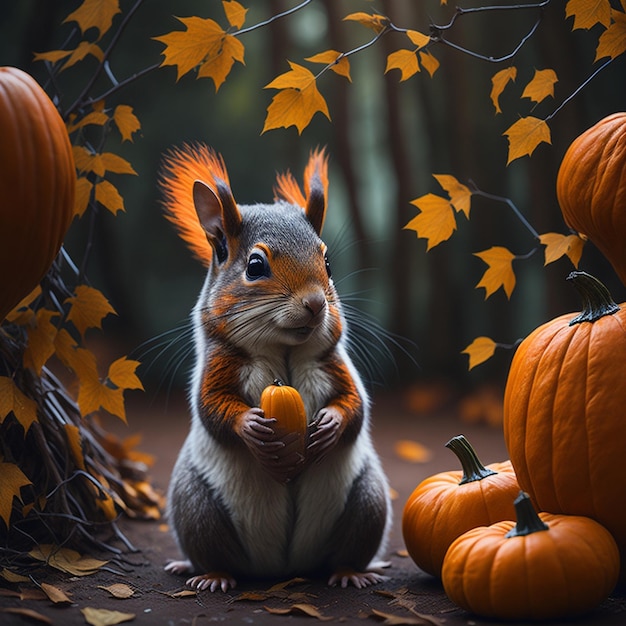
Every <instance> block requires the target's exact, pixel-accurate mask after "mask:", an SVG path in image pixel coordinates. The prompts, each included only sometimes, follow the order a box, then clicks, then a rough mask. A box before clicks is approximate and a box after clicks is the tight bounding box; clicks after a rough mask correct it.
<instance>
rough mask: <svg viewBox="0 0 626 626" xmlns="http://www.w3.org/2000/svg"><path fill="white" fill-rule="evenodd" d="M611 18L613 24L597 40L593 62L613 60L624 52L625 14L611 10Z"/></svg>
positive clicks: (625, 47) (625, 40)
mask: <svg viewBox="0 0 626 626" xmlns="http://www.w3.org/2000/svg"><path fill="white" fill-rule="evenodd" d="M625 8H626V7H625ZM611 18H612V19H613V23H612V24H611V25H610V26H609V27H608V28H607V29H606V30H605V31H604V32H603V33H602V34H601V35H600V39H599V40H598V47H597V48H596V58H595V59H594V62H595V61H598V60H599V59H603V58H604V57H609V58H611V59H615V58H616V57H618V56H619V55H620V54H623V53H624V52H626V13H625V12H623V11H618V10H616V9H612V10H611Z"/></svg>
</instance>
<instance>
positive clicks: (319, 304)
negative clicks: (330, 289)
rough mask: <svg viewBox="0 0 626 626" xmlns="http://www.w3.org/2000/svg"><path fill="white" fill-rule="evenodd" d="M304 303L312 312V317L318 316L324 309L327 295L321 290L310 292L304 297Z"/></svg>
mask: <svg viewBox="0 0 626 626" xmlns="http://www.w3.org/2000/svg"><path fill="white" fill-rule="evenodd" d="M302 304H303V305H304V306H305V307H306V309H307V310H308V311H309V312H310V313H311V316H312V317H316V316H317V315H319V314H320V313H321V312H322V311H323V310H324V307H325V306H326V297H325V296H324V294H323V293H321V292H315V293H310V294H308V295H306V296H305V297H304V298H302Z"/></svg>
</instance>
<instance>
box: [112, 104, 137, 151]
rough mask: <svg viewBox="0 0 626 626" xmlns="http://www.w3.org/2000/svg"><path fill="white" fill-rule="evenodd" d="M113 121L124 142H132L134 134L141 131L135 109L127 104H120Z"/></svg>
mask: <svg viewBox="0 0 626 626" xmlns="http://www.w3.org/2000/svg"><path fill="white" fill-rule="evenodd" d="M113 121H114V122H115V125H116V126H117V128H118V130H119V131H120V134H121V135H122V142H124V141H132V140H133V134H134V133H136V132H137V131H138V130H140V129H141V124H140V123H139V120H138V119H137V116H136V115H135V114H134V113H133V108H132V107H130V106H128V105H127V104H118V105H117V106H116V107H115V111H113Z"/></svg>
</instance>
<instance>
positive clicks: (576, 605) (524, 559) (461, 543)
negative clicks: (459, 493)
mask: <svg viewBox="0 0 626 626" xmlns="http://www.w3.org/2000/svg"><path fill="white" fill-rule="evenodd" d="M515 509H516V518H517V524H516V523H515V522H514V521H510V520H507V521H502V522H498V523H496V524H493V525H491V526H482V527H478V528H474V529H472V530H469V531H468V532H466V533H464V534H463V535H461V536H460V537H458V538H457V539H456V540H455V541H454V542H453V543H452V545H451V546H450V549H449V550H448V552H447V553H446V557H445V559H444V562H443V569H442V573H441V579H442V583H443V587H444V589H445V592H446V594H447V595H448V597H449V598H450V599H451V600H452V601H453V602H454V603H455V604H458V605H459V606H460V607H462V608H464V609H466V610H467V611H471V612H472V613H476V614H477V615H480V616H483V617H491V618H496V619H507V620H508V619H510V620H546V619H561V618H564V617H572V616H575V615H579V614H581V613H585V612H587V611H589V610H591V609H593V608H594V607H595V606H597V605H598V604H599V603H600V602H602V601H603V600H604V599H605V598H607V597H608V595H609V594H610V593H611V591H612V590H613V588H614V587H615V584H616V582H617V576H618V572H619V552H618V549H617V545H616V544H615V540H614V539H613V537H612V536H611V533H609V531H608V530H606V528H604V527H603V526H601V525H600V524H598V523H597V522H595V521H594V520H592V519H589V518H587V517H580V516H573V515H552V514H550V513H539V515H537V513H536V512H535V510H534V508H533V505H532V503H531V501H530V498H529V497H528V494H526V493H523V492H522V493H521V494H520V495H519V497H518V498H517V499H516V500H515Z"/></svg>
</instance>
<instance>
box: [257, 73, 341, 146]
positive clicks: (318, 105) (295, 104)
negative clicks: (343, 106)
mask: <svg viewBox="0 0 626 626" xmlns="http://www.w3.org/2000/svg"><path fill="white" fill-rule="evenodd" d="M289 66H290V67H291V70H289V71H288V72H285V73H284V74H281V75H280V76H277V77H276V78H275V79H274V80H273V81H272V82H271V83H269V84H268V85H265V89H279V90H280V91H279V93H277V94H276V95H275V96H274V98H273V99H272V102H271V104H270V105H269V107H268V108H267V117H266V119H265V125H264V127H263V131H262V132H263V133H264V132H265V131H267V130H271V129H272V128H288V127H289V126H292V125H293V126H295V127H296V128H297V129H298V134H301V133H302V131H303V130H304V129H305V128H306V127H307V126H308V125H309V123H310V122H311V119H312V118H313V116H314V115H315V114H316V113H318V112H320V113H323V114H324V115H325V116H326V117H327V118H328V119H330V114H329V112H328V106H327V105H326V100H324V97H323V96H322V94H320V92H319V91H318V89H317V84H316V81H315V76H314V75H313V73H312V72H310V71H309V70H308V69H307V68H306V67H302V66H301V65H298V64H297V63H292V62H291V61H289Z"/></svg>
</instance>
